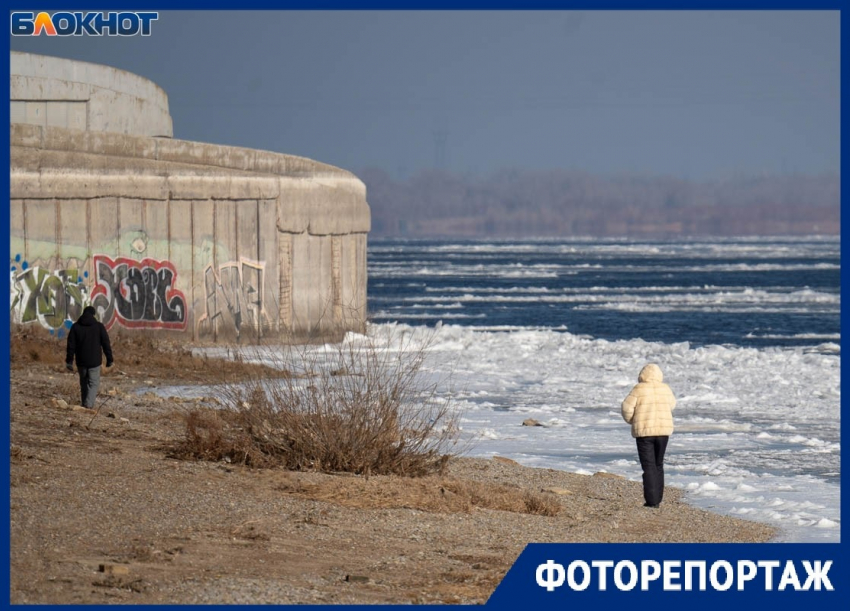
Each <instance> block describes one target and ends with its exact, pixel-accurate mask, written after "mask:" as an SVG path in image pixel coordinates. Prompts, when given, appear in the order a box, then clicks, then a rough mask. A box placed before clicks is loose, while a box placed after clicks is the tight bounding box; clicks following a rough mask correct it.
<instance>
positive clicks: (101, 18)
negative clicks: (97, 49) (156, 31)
mask: <svg viewBox="0 0 850 611" xmlns="http://www.w3.org/2000/svg"><path fill="white" fill-rule="evenodd" d="M157 19H159V13H157V12H144V13H141V12H129V11H126V12H120V13H115V12H108V13H87V12H81V11H74V12H60V11H57V12H55V13H53V15H50V14H48V13H45V12H40V13H35V12H33V11H15V12H13V13H12V36H40V35H41V34H46V35H47V36H83V35H88V36H136V35H142V36H150V35H151V24H152V23H153V22H154V21H156V20H157Z"/></svg>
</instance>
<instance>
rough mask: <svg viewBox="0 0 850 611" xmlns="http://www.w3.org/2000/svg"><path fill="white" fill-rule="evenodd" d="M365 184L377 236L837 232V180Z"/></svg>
mask: <svg viewBox="0 0 850 611" xmlns="http://www.w3.org/2000/svg"><path fill="white" fill-rule="evenodd" d="M358 176H359V177H360V178H361V179H362V180H363V181H364V182H365V183H366V187H367V199H368V201H369V205H370V206H371V209H372V235H373V236H376V237H391V236H401V237H436V236H454V237H485V236H489V237H522V236H526V237H528V236H541V237H542V236H634V237H641V236H646V237H663V236H688V235H693V236H699V235H706V236H707V235H712V236H729V235H807V234H838V233H840V186H841V183H840V178H839V176H837V175H835V174H827V175H818V176H806V175H782V176H759V177H741V178H735V179H731V180H725V181H716V182H693V181H688V180H682V179H676V178H668V177H635V176H619V177H600V176H594V175H591V174H587V173H584V172H576V171H566V170H551V171H527V170H507V171H503V172H499V173H496V174H493V175H491V176H488V177H484V178H481V177H473V176H464V175H458V174H452V173H449V172H443V171H425V172H421V173H419V174H416V175H414V176H412V177H411V178H409V179H407V180H403V181H399V180H395V179H393V178H392V177H391V176H390V175H389V174H387V173H386V172H384V171H382V170H377V169H367V170H364V171H362V172H360V173H359V174H358Z"/></svg>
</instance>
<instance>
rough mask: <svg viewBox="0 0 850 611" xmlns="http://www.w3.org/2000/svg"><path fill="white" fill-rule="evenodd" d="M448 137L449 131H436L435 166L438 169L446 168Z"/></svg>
mask: <svg viewBox="0 0 850 611" xmlns="http://www.w3.org/2000/svg"><path fill="white" fill-rule="evenodd" d="M448 139H449V133H448V132H445V131H435V132H434V167H435V168H437V169H438V170H445V169H446V141H447V140H448Z"/></svg>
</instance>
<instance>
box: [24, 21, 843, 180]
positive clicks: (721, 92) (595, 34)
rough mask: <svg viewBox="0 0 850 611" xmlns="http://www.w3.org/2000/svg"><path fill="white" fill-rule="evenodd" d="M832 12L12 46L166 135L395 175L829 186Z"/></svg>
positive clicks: (836, 64) (360, 24)
mask: <svg viewBox="0 0 850 611" xmlns="http://www.w3.org/2000/svg"><path fill="white" fill-rule="evenodd" d="M839 25H840V17H839V13H838V12H837V11H831V12H807V11H793V12H792V11H752V12H751V11H728V12H724V11H710V12H697V11H661V12H656V11H637V12H621V11H604V12H603V11H599V12H596V11H586V12H575V11H560V12H543V11H535V12H516V11H510V12H507V11H502V12H475V11H472V12H456V11H434V12H420V11H398V12H372V11H362V12H360V11H354V12H349V11H330V12H284V11H280V12H248V11H246V12H224V11H209V12H206V11H205V12H160V17H159V20H158V21H156V22H154V24H153V33H152V36H150V37H147V38H142V37H132V38H120V37H101V38H97V37H89V36H83V37H50V38H49V37H46V36H39V37H37V38H36V37H26V38H24V37H13V38H12V39H11V48H12V50H19V51H29V52H35V53H44V54H47V55H56V56H61V57H69V58H74V59H81V60H86V61H92V62H97V63H102V64H108V65H111V66H115V67H118V68H122V69H125V70H129V71H131V72H135V73H137V74H139V75H142V76H144V77H146V78H149V79H151V80H153V81H154V82H156V83H157V84H158V85H160V86H161V87H163V88H164V89H165V91H166V92H167V93H168V96H169V103H170V107H171V115H172V117H173V119H174V136H175V137H176V138H184V139H189V140H200V141H205V142H214V143H220V144H230V145H238V146H248V147H252V148H259V149H267V150H272V151H278V152H284V153H292V154H296V155H302V156H305V157H310V158H313V159H317V160H320V161H324V162H327V163H331V164H334V165H338V166H340V167H343V168H346V169H350V170H354V171H357V170H360V169H363V168H366V167H378V168H383V169H385V170H387V171H388V172H390V173H391V174H393V175H396V176H406V175H408V174H410V173H413V172H416V171H418V170H421V169H425V168H432V167H435V166H442V167H445V168H446V169H449V170H453V171H458V172H474V173H481V174H489V173H491V172H494V171H497V170H499V169H502V168H509V167H519V168H527V169H549V168H569V169H575V170H586V171H589V172H593V173H599V174H612V173H623V172H626V173H630V174H647V175H660V174H664V175H674V176H680V177H687V178H692V179H709V178H725V177H730V176H735V175H740V174H754V173H763V172H766V173H783V172H804V173H820V172H833V171H834V172H838V170H839V159H840V158H839V152H840V138H839V136H840V134H839V131H840V130H839V128H840V112H839V111H840V28H839Z"/></svg>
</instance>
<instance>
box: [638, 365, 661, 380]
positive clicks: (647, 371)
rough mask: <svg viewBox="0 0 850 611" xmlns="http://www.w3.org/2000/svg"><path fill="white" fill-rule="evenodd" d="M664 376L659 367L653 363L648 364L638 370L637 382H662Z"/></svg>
mask: <svg viewBox="0 0 850 611" xmlns="http://www.w3.org/2000/svg"><path fill="white" fill-rule="evenodd" d="M663 381H664V374H662V373H661V367H659V366H658V365H656V364H655V363H650V364H649V365H646V366H645V367H644V368H643V369H641V370H640V375H639V376H638V382H663Z"/></svg>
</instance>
